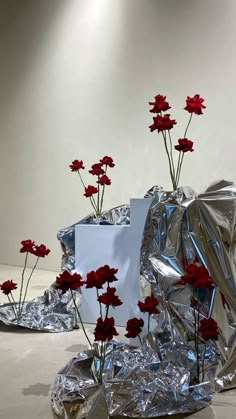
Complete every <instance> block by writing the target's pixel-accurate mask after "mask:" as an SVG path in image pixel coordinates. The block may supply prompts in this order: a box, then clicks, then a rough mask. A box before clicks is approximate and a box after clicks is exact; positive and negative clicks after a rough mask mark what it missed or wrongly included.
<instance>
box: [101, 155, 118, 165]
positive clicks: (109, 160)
mask: <svg viewBox="0 0 236 419" xmlns="http://www.w3.org/2000/svg"><path fill="white" fill-rule="evenodd" d="M100 163H101V164H102V165H106V166H109V167H114V166H115V164H114V163H113V159H112V158H111V157H109V156H104V157H103V158H102V159H101V160H100Z"/></svg>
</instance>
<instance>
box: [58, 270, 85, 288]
mask: <svg viewBox="0 0 236 419" xmlns="http://www.w3.org/2000/svg"><path fill="white" fill-rule="evenodd" d="M81 279H82V277H81V275H80V274H78V273H76V272H75V273H74V274H71V273H70V272H68V271H64V272H62V273H61V274H60V275H59V276H58V277H57V278H56V287H57V288H58V289H60V290H62V292H63V293H64V292H66V291H68V290H77V289H78V288H80V287H82V285H83V284H84V281H81Z"/></svg>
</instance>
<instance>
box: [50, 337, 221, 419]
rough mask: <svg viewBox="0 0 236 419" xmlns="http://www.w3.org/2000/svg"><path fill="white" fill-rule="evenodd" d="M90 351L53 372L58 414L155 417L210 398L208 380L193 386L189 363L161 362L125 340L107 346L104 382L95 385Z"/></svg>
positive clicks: (65, 418)
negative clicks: (57, 371)
mask: <svg viewBox="0 0 236 419" xmlns="http://www.w3.org/2000/svg"><path fill="white" fill-rule="evenodd" d="M93 353H94V352H93V351H85V352H82V353H79V354H78V355H77V356H76V357H75V358H73V359H72V360H71V361H70V362H69V363H68V364H67V365H66V366H65V367H64V368H62V369H61V370H60V371H59V373H58V374H57V376H56V379H55V382H54V385H53V389H52V393H51V400H52V409H53V412H54V415H55V417H56V418H58V419H72V418H73V419H84V418H87V419H95V418H96V419H107V418H108V417H112V418H114V419H115V418H118V417H119V418H120V417H126V418H156V417H159V416H163V415H171V414H176V413H188V412H193V411H195V410H199V409H201V408H203V407H206V406H208V405H209V403H210V401H211V398H212V394H213V386H212V383H211V382H210V381H205V382H204V383H202V384H198V385H195V386H192V385H190V373H189V369H188V368H187V367H185V366H176V365H174V364H173V363H172V362H168V361H167V362H161V361H160V359H159V357H158V354H157V353H156V352H153V351H152V350H150V348H149V349H148V347H144V348H142V349H141V348H137V347H134V346H131V345H127V344H123V343H114V342H113V343H110V344H108V346H107V352H106V353H107V357H106V363H105V368H104V373H103V385H101V384H98V383H97V381H96V379H95V376H94V369H93V368H92V365H93V363H94V361H93ZM104 399H105V403H104Z"/></svg>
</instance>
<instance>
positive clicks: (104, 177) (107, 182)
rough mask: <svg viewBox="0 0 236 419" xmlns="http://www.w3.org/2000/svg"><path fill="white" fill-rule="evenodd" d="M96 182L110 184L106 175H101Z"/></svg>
mask: <svg viewBox="0 0 236 419" xmlns="http://www.w3.org/2000/svg"><path fill="white" fill-rule="evenodd" d="M97 183H99V185H110V184H111V179H109V177H108V176H107V175H102V176H101V177H100V178H99V179H98V181H97Z"/></svg>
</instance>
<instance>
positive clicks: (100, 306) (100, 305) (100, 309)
mask: <svg viewBox="0 0 236 419" xmlns="http://www.w3.org/2000/svg"><path fill="white" fill-rule="evenodd" d="M96 291H97V298H99V292H98V289H97V288H96ZM98 302H99V311H100V317H101V318H102V303H100V301H98Z"/></svg>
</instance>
